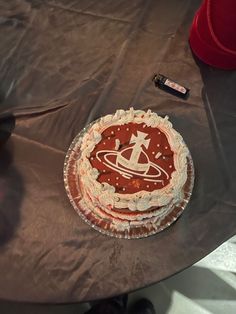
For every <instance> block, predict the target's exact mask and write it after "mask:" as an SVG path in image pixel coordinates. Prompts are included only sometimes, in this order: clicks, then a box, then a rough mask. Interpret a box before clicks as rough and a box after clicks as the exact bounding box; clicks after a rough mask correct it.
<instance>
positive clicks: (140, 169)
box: [96, 131, 169, 184]
mask: <svg viewBox="0 0 236 314" xmlns="http://www.w3.org/2000/svg"><path fill="white" fill-rule="evenodd" d="M147 136H148V134H147V133H143V132H140V131H137V136H136V135H134V134H132V136H131V138H130V142H129V144H134V145H133V146H132V147H127V148H124V149H121V150H120V151H117V150H100V151H98V152H97V153H96V158H97V159H98V160H99V161H100V162H102V163H103V164H104V165H105V166H107V167H108V168H110V169H112V170H115V171H117V172H118V173H120V174H121V175H122V176H123V177H124V178H126V179H130V178H132V177H133V176H134V175H135V176H139V177H142V178H144V180H145V181H150V182H161V183H162V184H163V180H161V179H160V176H161V175H162V174H163V175H165V177H166V179H169V175H168V173H167V172H166V171H165V170H164V169H163V168H162V167H160V166H159V165H157V164H155V163H153V162H151V161H150V159H149V157H148V155H147V154H146V153H145V152H144V150H143V148H142V146H144V147H145V148H146V149H148V147H149V144H150V141H151V139H146V138H147ZM116 144H117V143H116ZM116 148H117V145H116ZM126 151H131V155H130V157H129V159H128V158H125V157H124V156H123V155H124V152H126ZM141 154H143V155H144V156H145V159H146V163H140V162H139V159H140V156H141ZM112 156H114V157H115V162H114V161H112V160H111V158H110V157H112ZM160 156H161V153H160V152H158V153H157V154H156V159H157V158H159V157H160ZM102 157H103V158H102ZM151 169H152V170H155V173H154V174H150V170H151Z"/></svg>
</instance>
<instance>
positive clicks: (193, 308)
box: [0, 236, 236, 314]
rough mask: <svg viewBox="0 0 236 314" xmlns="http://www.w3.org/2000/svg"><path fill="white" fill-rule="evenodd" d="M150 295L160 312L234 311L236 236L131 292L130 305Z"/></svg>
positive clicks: (19, 310)
mask: <svg viewBox="0 0 236 314" xmlns="http://www.w3.org/2000/svg"><path fill="white" fill-rule="evenodd" d="M142 297H147V298H149V299H150V300H151V301H152V302H153V304H154V305H155V308H156V311H157V314H211V313H212V314H222V313H223V314H235V313H236V236H234V237H233V238H231V239H230V240H229V241H227V242H225V243H224V244H222V245H221V246H220V247H219V248H217V249H216V250H215V251H214V252H212V253H211V254H210V255H208V256H207V257H205V258H204V259H202V260H201V261H200V262H198V263H197V264H195V265H193V266H192V267H190V268H189V269H187V270H185V271H183V272H181V273H179V274H177V275H175V276H173V277H171V278H169V279H167V280H165V281H164V282H161V283H159V284H156V285H153V286H151V287H149V288H145V289H142V290H140V291H138V292H135V293H132V294H130V295H129V305H130V304H131V303H133V302H135V300H137V299H139V298H142ZM88 308H89V306H88V304H78V305H57V306H43V305H29V304H14V303H9V302H1V303H0V313H1V314H82V313H84V311H85V310H87V309H88Z"/></svg>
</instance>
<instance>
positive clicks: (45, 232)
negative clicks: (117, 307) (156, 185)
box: [0, 0, 236, 303]
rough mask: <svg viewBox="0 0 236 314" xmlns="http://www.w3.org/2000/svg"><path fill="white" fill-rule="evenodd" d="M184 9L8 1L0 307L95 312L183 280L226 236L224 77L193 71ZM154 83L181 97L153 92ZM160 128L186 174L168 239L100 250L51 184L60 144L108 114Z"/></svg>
mask: <svg viewBox="0 0 236 314" xmlns="http://www.w3.org/2000/svg"><path fill="white" fill-rule="evenodd" d="M199 5H200V1H199V0H196V1H193V0H175V1H169V2H166V1H164V0H160V1H154V0H153V1H143V0H132V1H125V2H124V1H116V2H115V3H113V2H111V1H94V0H91V1H90V0H89V1H73V0H68V1H64V0H47V1H30V2H29V1H27V2H26V1H17V0H14V1H11V3H4V5H3V8H2V9H1V18H0V60H1V71H0V78H1V79H0V82H1V83H0V141H1V142H0V143H1V146H0V269H1V276H0V298H1V299H6V300H14V301H29V302H48V303H60V302H77V301H79V302H80V301H81V302H82V301H88V300H95V299H100V298H106V297H110V296H113V295H117V294H121V293H125V292H129V291H133V290H135V289H139V288H141V287H144V286H147V285H150V284H152V283H156V282H158V281H160V280H163V279H165V278H167V277H169V276H171V275H173V274H175V273H176V272H179V271H181V270H183V269H185V268H186V267H189V266H190V265H192V264H193V263H195V262H196V261H198V260H200V259H201V258H202V257H204V256H205V255H207V254H208V253H210V252H211V251H212V250H214V249H215V248H216V247H217V246H219V245H220V244H221V243H222V242H224V241H225V240H227V239H228V238H230V237H231V236H232V235H234V234H235V232H236V211H235V206H236V193H235V184H234V181H235V179H236V166H235V153H236V148H235V145H234V143H235V138H236V127H235V125H236V123H235V122H236V121H235V120H236V118H235V117H236V107H235V99H236V90H235V84H236V73H235V72H233V71H231V72H229V71H220V70H216V69H213V68H210V67H208V66H207V65H204V64H202V63H200V62H199V61H197V60H195V58H194V56H193V55H192V54H191V50H190V48H189V45H188V35H189V28H190V25H191V21H192V19H193V16H194V14H195V12H196V9H197V8H198V6H199ZM156 72H160V73H163V74H164V75H166V76H168V77H170V78H172V79H174V80H175V81H177V82H179V83H180V84H182V85H184V86H187V87H189V88H190V97H189V98H188V99H187V100H183V99H180V98H177V97H175V96H173V95H170V94H167V93H165V92H164V91H161V90H159V89H157V88H156V87H155V86H154V84H153V82H152V80H151V79H152V77H153V74H154V73H156ZM131 106H133V107H134V108H135V109H144V110H146V109H148V108H150V109H151V110H153V111H155V112H156V113H158V114H159V115H168V116H169V117H170V121H172V123H173V125H174V127H175V128H176V129H177V130H178V131H179V132H180V133H181V134H182V136H183V138H184V140H185V142H186V143H187V145H188V147H189V149H190V151H191V154H192V157H193V162H194V166H195V172H196V179H195V186H194V190H193V194H192V198H191V200H190V202H189V204H188V206H187V208H186V209H185V211H184V213H183V214H182V216H181V217H180V218H179V219H178V220H177V222H176V223H174V224H173V225H171V226H170V227H169V228H168V229H166V230H164V231H163V232H161V233H158V234H157V235H155V236H151V237H148V238H145V239H139V240H125V239H116V238H112V237H108V236H104V235H102V234H100V233H99V232H97V231H95V230H93V229H92V228H90V227H89V226H88V225H87V224H86V223H84V222H83V221H82V220H81V219H80V217H79V216H78V215H77V214H76V212H75V211H74V210H73V208H72V206H71V204H70V202H69V199H68V197H67V195H66V192H65V189H64V183H63V163H64V158H65V155H66V152H67V149H68V147H69V146H70V143H71V142H72V140H73V138H74V137H75V136H76V135H77V133H78V132H79V131H80V130H81V129H82V128H83V127H84V126H85V125H87V124H88V123H89V122H91V121H92V120H94V119H96V118H98V117H100V116H102V115H105V114H108V113H113V112H114V111H115V110H116V109H119V108H123V109H128V108H129V107H131Z"/></svg>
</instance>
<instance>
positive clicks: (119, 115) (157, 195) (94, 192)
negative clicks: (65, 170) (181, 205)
mask: <svg viewBox="0 0 236 314" xmlns="http://www.w3.org/2000/svg"><path fill="white" fill-rule="evenodd" d="M130 122H132V123H138V124H140V123H145V124H146V125H147V126H150V127H153V128H155V127H157V128H159V129H160V130H161V131H162V132H163V133H164V134H165V135H166V137H167V139H168V142H169V144H170V148H171V150H172V151H173V153H174V155H173V157H174V168H175V170H174V171H173V173H172V175H171V179H170V181H169V184H168V185H166V186H165V187H163V188H162V189H159V190H154V191H152V192H148V191H144V190H143V191H139V192H137V193H133V194H120V193H116V192H115V188H114V187H113V186H111V185H109V184H108V183H99V182H98V181H97V180H96V179H97V177H98V176H99V171H98V170H97V169H94V168H92V165H91V163H90V161H89V159H88V158H89V157H90V154H91V152H92V151H93V150H94V148H95V145H96V144H98V143H99V142H100V141H101V139H102V136H101V134H102V132H103V131H104V130H105V129H107V128H108V127H110V126H114V125H124V124H127V123H130ZM116 146H117V145H116ZM80 151H81V155H80V158H79V160H78V163H77V169H78V176H79V180H80V185H81V186H82V187H83V191H84V192H85V193H86V194H87V195H89V197H90V199H91V203H92V204H94V206H98V207H100V208H107V209H109V210H110V209H111V208H114V207H115V208H118V209H119V208H120V209H122V208H128V209H130V210H131V211H140V212H142V211H146V210H148V209H149V208H150V207H152V206H156V207H160V206H165V205H167V204H168V203H170V202H172V201H178V200H179V199H180V198H181V193H182V188H183V185H184V184H185V182H186V179H187V155H188V154H189V151H188V149H187V147H186V145H185V143H184V141H183V139H182V136H181V135H180V134H179V133H178V132H177V131H175V130H174V129H173V127H172V124H171V123H170V121H169V120H168V117H167V116H166V117H165V118H162V117H160V116H158V115H157V114H156V113H154V112H151V110H148V111H147V112H145V111H141V110H134V109H133V108H130V109H129V110H127V111H124V110H117V111H116V113H115V114H114V115H107V116H105V117H103V118H101V119H100V120H99V122H97V123H94V124H93V125H92V126H91V127H90V129H89V130H88V132H87V133H86V134H85V135H84V137H83V139H82V143H81V147H80ZM83 196H84V195H83Z"/></svg>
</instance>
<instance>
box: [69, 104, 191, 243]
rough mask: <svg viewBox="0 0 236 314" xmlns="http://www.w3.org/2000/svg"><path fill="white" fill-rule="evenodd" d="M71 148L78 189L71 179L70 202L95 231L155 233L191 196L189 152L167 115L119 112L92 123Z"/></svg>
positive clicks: (137, 234) (148, 112) (128, 235)
mask: <svg viewBox="0 0 236 314" xmlns="http://www.w3.org/2000/svg"><path fill="white" fill-rule="evenodd" d="M72 146H73V147H72V151H73V154H74V155H73V158H72V160H73V163H74V164H73V165H72V164H71V165H70V166H71V169H72V168H73V174H72V177H73V178H72V179H71V181H73V180H74V181H76V187H75V186H74V185H75V182H74V181H73V182H74V183H73V184H74V185H73V184H71V185H70V184H69V190H70V194H73V193H74V192H73V191H72V190H75V189H78V191H79V194H78V196H76V195H74V199H76V201H75V200H73V202H74V203H73V205H74V207H77V210H78V211H79V212H80V214H81V215H82V217H83V218H84V219H85V220H86V221H87V222H89V223H90V224H91V225H92V226H93V227H94V228H96V229H98V230H99V231H103V230H104V233H106V234H110V235H115V236H116V235H117V236H120V237H122V236H124V237H127V238H132V237H141V236H145V235H149V234H153V233H156V232H158V231H160V230H163V229H164V228H165V227H167V226H168V225H170V224H171V223H172V222H173V221H175V220H176V219H177V217H178V216H179V215H180V213H181V212H182V211H183V209H184V207H185V206H186V203H187V202H188V200H189V197H190V194H191V190H192V185H193V165H192V160H191V156H190V153H189V150H188V148H187V146H186V144H185V143H184V141H183V138H182V136H181V135H180V134H179V133H178V132H177V131H175V130H174V129H173V127H172V124H171V123H170V122H169V120H168V117H167V116H166V117H164V118H162V117H160V116H158V115H157V114H156V113H154V112H152V111H151V110H148V111H147V112H145V111H142V110H134V109H133V108H130V109H129V110H127V111H125V110H117V111H116V113H115V114H113V115H107V116H104V117H102V118H100V119H99V120H97V121H95V122H94V123H93V124H91V125H90V126H89V127H88V128H87V129H86V131H85V132H84V133H83V134H82V135H81V134H80V135H79V137H78V138H77V139H76V140H75V141H74V143H73V145H72ZM67 163H68V161H67ZM74 178H76V179H74ZM67 181H68V178H67ZM71 191H72V192H71ZM72 197H73V195H72Z"/></svg>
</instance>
